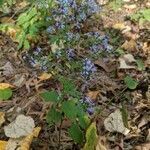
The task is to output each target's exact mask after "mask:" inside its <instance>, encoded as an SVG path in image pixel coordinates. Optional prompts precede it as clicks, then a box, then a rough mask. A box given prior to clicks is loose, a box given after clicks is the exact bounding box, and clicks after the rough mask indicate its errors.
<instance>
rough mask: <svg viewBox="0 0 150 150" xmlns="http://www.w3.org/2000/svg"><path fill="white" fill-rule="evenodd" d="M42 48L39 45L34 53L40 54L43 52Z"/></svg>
mask: <svg viewBox="0 0 150 150" xmlns="http://www.w3.org/2000/svg"><path fill="white" fill-rule="evenodd" d="M41 51H42V49H41V48H40V47H37V48H36V49H35V51H34V52H33V54H34V55H39V54H40V53H41Z"/></svg>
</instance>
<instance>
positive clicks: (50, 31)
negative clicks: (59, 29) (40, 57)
mask: <svg viewBox="0 0 150 150" xmlns="http://www.w3.org/2000/svg"><path fill="white" fill-rule="evenodd" d="M46 31H47V33H50V34H52V33H54V32H55V28H54V27H53V26H49V27H48V28H47V30H46Z"/></svg>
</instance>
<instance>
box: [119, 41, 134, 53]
mask: <svg viewBox="0 0 150 150" xmlns="http://www.w3.org/2000/svg"><path fill="white" fill-rule="evenodd" d="M121 48H123V49H125V50H127V51H131V52H135V51H136V42H135V40H133V39H131V40H130V41H125V43H124V44H123V45H122V46H121Z"/></svg>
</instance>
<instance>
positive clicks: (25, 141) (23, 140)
mask: <svg viewBox="0 0 150 150" xmlns="http://www.w3.org/2000/svg"><path fill="white" fill-rule="evenodd" d="M40 130H41V127H36V128H34V129H33V131H32V133H30V134H29V135H27V136H26V137H20V138H10V139H9V140H8V143H7V145H6V148H5V149H4V150H15V149H19V150H30V145H31V143H32V141H33V138H34V137H38V135H39V132H40ZM0 150H1V149H0Z"/></svg>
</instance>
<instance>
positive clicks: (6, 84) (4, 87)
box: [0, 83, 14, 90]
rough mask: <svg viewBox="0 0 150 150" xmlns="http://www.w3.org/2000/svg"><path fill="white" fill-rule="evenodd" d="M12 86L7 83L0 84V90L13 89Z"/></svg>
mask: <svg viewBox="0 0 150 150" xmlns="http://www.w3.org/2000/svg"><path fill="white" fill-rule="evenodd" d="M13 87H14V86H13V85H11V84H9V83H0V90H4V89H7V88H13Z"/></svg>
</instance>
